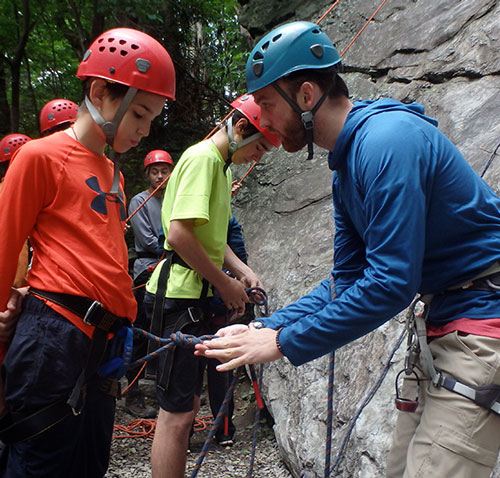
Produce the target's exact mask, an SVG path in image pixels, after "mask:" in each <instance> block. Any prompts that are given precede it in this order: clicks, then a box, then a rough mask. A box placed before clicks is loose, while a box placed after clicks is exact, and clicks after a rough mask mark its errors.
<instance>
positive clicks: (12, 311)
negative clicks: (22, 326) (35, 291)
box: [0, 287, 28, 342]
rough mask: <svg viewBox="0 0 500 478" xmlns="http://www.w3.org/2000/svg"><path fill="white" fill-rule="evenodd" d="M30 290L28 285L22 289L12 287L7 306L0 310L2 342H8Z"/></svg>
mask: <svg viewBox="0 0 500 478" xmlns="http://www.w3.org/2000/svg"><path fill="white" fill-rule="evenodd" d="M27 292H28V288H27V287H23V288H22V289H15V288H12V290H11V293H10V297H9V300H8V301H7V308H6V309H5V310H4V311H3V312H0V342H8V341H9V340H10V339H11V338H12V334H13V333H14V329H15V328H16V324H17V318H18V316H19V314H20V313H21V304H22V301H23V297H24V296H25V295H26V293H27Z"/></svg>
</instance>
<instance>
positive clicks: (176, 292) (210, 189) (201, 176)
mask: <svg viewBox="0 0 500 478" xmlns="http://www.w3.org/2000/svg"><path fill="white" fill-rule="evenodd" d="M223 169H224V159H223V158H222V156H221V154H220V152H219V150H218V149H217V148H216V147H215V145H214V144H213V143H212V142H211V141H202V142H200V143H197V144H195V145H194V146H191V147H190V148H188V149H187V150H186V151H185V152H184V153H183V155H182V156H181V158H180V159H179V162H178V163H177V165H176V166H175V168H174V171H173V173H172V175H171V176H170V179H169V181H168V184H167V188H166V190H165V196H164V198H163V204H162V208H161V218H162V225H163V230H164V231H165V237H168V228H169V226H170V221H172V220H177V219H194V220H195V226H194V233H195V234H196V237H197V238H198V240H199V241H200V242H201V244H202V246H203V247H204V248H205V250H206V251H207V254H208V256H209V257H210V259H211V260H212V261H213V262H214V263H215V264H216V265H217V266H218V267H220V268H221V269H222V264H223V263H224V255H225V252H226V243H227V226H228V222H229V219H230V218H231V183H232V175H231V170H230V169H228V170H227V172H226V174H224V172H223ZM165 249H167V250H171V249H172V248H171V247H170V246H169V244H168V242H165ZM162 264H163V261H162V262H160V264H158V266H157V267H156V268H155V270H154V272H153V274H152V276H151V279H150V280H149V282H148V284H147V286H146V290H147V291H148V292H150V293H152V294H154V293H156V289H157V287H158V276H159V275H160V270H161V266H162ZM201 289H202V278H201V276H200V275H199V274H197V273H196V272H195V271H193V270H191V269H186V268H185V267H182V266H180V265H179V264H173V265H172V268H171V270H170V276H169V278H168V282H167V292H166V296H167V297H169V298H173V299H198V298H199V297H200V294H201ZM209 295H211V291H210V292H209Z"/></svg>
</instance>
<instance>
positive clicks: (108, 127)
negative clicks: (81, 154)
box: [85, 87, 138, 194]
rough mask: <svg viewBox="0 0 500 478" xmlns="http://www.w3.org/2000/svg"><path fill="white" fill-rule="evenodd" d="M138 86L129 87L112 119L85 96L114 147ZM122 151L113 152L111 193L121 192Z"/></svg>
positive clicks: (92, 114)
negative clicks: (104, 115) (117, 133)
mask: <svg viewBox="0 0 500 478" xmlns="http://www.w3.org/2000/svg"><path fill="white" fill-rule="evenodd" d="M137 91H138V90H137V88H132V87H129V89H128V90H127V93H126V94H125V96H124V97H123V100H122V102H121V104H120V106H119V107H118V109H117V110H116V113H115V115H114V117H113V119H112V120H111V121H105V120H104V118H103V117H102V115H101V113H100V112H99V110H98V109H97V108H96V107H95V106H94V104H93V103H92V102H91V101H90V98H89V97H88V96H87V95H86V96H85V106H86V107H87V109H88V110H89V113H90V116H91V117H92V119H93V120H94V121H95V122H96V123H97V124H98V125H99V126H100V128H101V130H102V132H103V133H104V136H105V137H106V143H107V144H108V145H109V146H111V148H113V142H114V140H115V136H116V132H117V130H118V126H119V125H120V123H121V121H122V119H123V116H124V115H125V113H126V111H127V110H128V107H129V106H130V103H132V100H133V99H134V97H135V95H136V94H137ZM120 155H121V154H120V153H117V152H116V151H114V154H113V158H112V161H113V184H112V186H111V190H110V191H109V192H110V194H118V193H119V192H120V190H119V186H120Z"/></svg>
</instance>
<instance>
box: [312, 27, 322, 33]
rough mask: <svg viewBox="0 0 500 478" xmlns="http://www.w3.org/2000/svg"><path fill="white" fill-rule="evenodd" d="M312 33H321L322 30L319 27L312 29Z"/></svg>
mask: <svg viewBox="0 0 500 478" xmlns="http://www.w3.org/2000/svg"><path fill="white" fill-rule="evenodd" d="M312 33H314V34H316V35H319V34H320V33H321V31H320V30H318V29H317V28H315V29H314V30H312Z"/></svg>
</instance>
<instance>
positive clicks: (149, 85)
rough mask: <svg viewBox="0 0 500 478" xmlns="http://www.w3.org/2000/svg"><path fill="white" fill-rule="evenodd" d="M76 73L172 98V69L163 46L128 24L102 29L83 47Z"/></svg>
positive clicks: (173, 71) (173, 95)
mask: <svg viewBox="0 0 500 478" xmlns="http://www.w3.org/2000/svg"><path fill="white" fill-rule="evenodd" d="M76 76H77V77H78V78H80V79H81V80H85V79H87V78H88V77H97V78H103V79H105V80H108V81H112V82H115V83H121V84H124V85H127V86H130V87H132V88H137V89H139V90H143V91H149V92H150V93H156V94H158V95H161V96H166V97H167V98H168V99H170V100H175V69H174V64H173V63H172V59H171V58H170V55H169V54H168V52H167V50H166V49H165V48H164V47H163V46H162V45H161V44H160V43H159V42H158V41H156V40H155V39H154V38H152V37H151V36H149V35H148V34H146V33H144V32H141V31H138V30H134V29H132V28H114V29H112V30H108V31H107V32H104V33H102V34H101V35H100V36H99V37H98V38H97V39H96V40H94V42H93V43H92V45H90V47H89V49H88V50H87V51H86V53H85V55H84V57H83V60H82V62H81V63H80V66H79V67H78V71H77V73H76Z"/></svg>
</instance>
